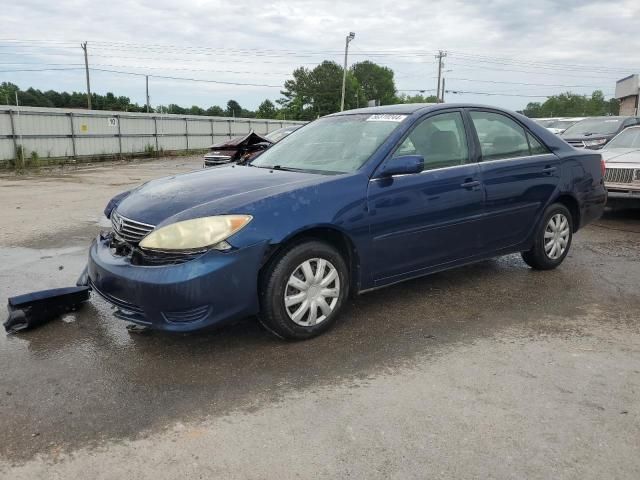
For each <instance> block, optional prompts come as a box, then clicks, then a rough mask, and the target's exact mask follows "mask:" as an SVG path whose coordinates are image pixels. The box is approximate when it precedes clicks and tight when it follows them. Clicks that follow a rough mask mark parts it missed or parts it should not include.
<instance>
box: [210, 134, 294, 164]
mask: <svg viewBox="0 0 640 480" xmlns="http://www.w3.org/2000/svg"><path fill="white" fill-rule="evenodd" d="M301 126H302V125H290V126H288V127H282V128H279V129H277V130H274V131H273V132H271V133H268V134H266V135H259V134H257V133H255V132H254V131H253V130H252V131H251V132H249V133H248V134H246V135H241V136H238V137H234V138H232V139H230V140H225V141H224V142H220V143H216V144H215V145H212V146H210V147H209V152H207V154H205V156H204V163H203V165H202V166H203V167H205V168H206V167H213V166H217V165H224V164H226V163H245V162H247V161H249V160H251V159H252V158H255V157H256V156H257V155H259V154H260V153H261V152H263V151H264V150H266V149H267V148H269V147H270V146H271V145H273V144H274V143H277V142H279V141H280V140H282V139H283V138H285V137H287V136H289V135H290V134H292V133H293V132H295V131H296V130H297V129H299V128H300V127H301Z"/></svg>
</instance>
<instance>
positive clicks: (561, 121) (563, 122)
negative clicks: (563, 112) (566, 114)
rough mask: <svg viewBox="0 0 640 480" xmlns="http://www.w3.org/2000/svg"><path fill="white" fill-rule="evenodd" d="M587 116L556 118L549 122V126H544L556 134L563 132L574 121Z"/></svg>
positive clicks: (576, 121)
mask: <svg viewBox="0 0 640 480" xmlns="http://www.w3.org/2000/svg"><path fill="white" fill-rule="evenodd" d="M585 118H587V117H573V118H556V119H555V120H554V121H553V122H551V123H550V124H549V126H547V127H545V128H546V129H547V130H549V131H550V132H551V133H555V134H556V135H560V134H561V133H564V131H565V130H566V129H567V128H569V127H571V126H573V125H575V124H576V123H578V122H580V121H581V120H584V119H585Z"/></svg>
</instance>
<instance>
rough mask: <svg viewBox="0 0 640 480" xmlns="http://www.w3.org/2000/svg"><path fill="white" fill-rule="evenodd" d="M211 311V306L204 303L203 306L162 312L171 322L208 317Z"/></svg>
mask: <svg viewBox="0 0 640 480" xmlns="http://www.w3.org/2000/svg"><path fill="white" fill-rule="evenodd" d="M210 313H211V307H210V306H209V305H203V306H202V307H196V308H192V309H190V310H182V311H179V312H162V316H163V317H164V318H165V320H166V321H167V322H170V323H192V322H197V321H199V320H202V319H204V318H206V317H208V316H209V314H210Z"/></svg>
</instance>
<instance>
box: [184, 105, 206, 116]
mask: <svg viewBox="0 0 640 480" xmlns="http://www.w3.org/2000/svg"><path fill="white" fill-rule="evenodd" d="M187 113H188V114H189V115H204V114H205V113H206V112H205V110H204V108H200V107H199V106H197V105H193V106H192V107H191V108H190V109H189V110H187Z"/></svg>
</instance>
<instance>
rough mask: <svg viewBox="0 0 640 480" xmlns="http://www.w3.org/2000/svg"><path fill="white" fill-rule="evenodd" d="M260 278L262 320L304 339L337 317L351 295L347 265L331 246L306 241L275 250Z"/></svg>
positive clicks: (281, 333) (284, 333) (282, 332)
mask: <svg viewBox="0 0 640 480" xmlns="http://www.w3.org/2000/svg"><path fill="white" fill-rule="evenodd" d="M320 269H322V271H321V272H320ZM260 283H261V284H260V314H259V316H258V318H259V320H260V322H261V323H262V325H263V326H264V327H265V328H266V329H267V330H268V331H269V332H271V333H272V334H274V335H276V336H277V337H280V338H283V339H286V340H306V339H309V338H312V337H315V336H318V335H320V334H321V333H323V332H325V331H326V330H328V329H329V328H330V327H331V326H332V325H333V324H334V323H335V321H336V320H337V318H338V314H339V313H340V310H341V309H342V306H343V305H344V303H345V301H346V299H347V298H348V295H349V285H350V282H349V269H348V268H347V264H346V262H345V260H344V258H343V257H342V255H341V254H340V252H338V250H336V249H335V248H334V247H332V246H331V245H329V244H327V243H325V242H321V241H317V240H310V241H305V242H303V243H298V244H295V245H292V246H290V247H288V248H286V249H284V250H283V251H282V252H280V253H278V254H277V256H276V257H275V258H274V259H273V260H271V261H270V262H269V263H268V264H267V265H266V267H265V271H264V272H263V274H262V275H261V281H260ZM305 306H306V310H305ZM312 311H313V312H315V313H312Z"/></svg>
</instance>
